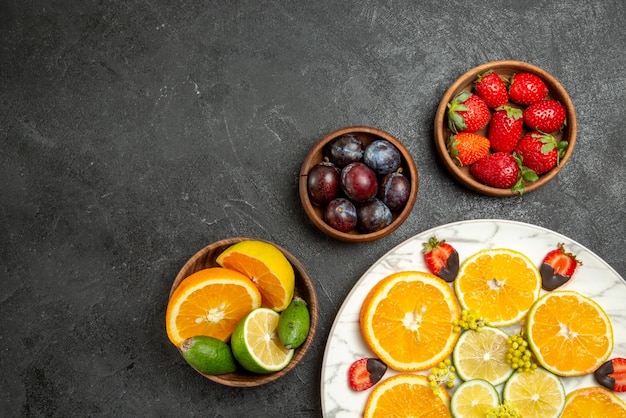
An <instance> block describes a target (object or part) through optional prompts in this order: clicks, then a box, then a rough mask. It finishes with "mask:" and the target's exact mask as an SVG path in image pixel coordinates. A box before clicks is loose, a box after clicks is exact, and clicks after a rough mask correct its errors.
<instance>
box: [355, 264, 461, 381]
mask: <svg viewBox="0 0 626 418" xmlns="http://www.w3.org/2000/svg"><path fill="white" fill-rule="evenodd" d="M459 317H460V312H459V307H458V305H457V302H456V298H455V297H454V294H453V293H452V289H451V288H450V286H449V285H448V284H447V283H446V282H445V281H443V280H442V279H440V278H439V277H437V276H434V275H432V274H430V273H424V272H419V271H405V272H400V273H395V274H392V275H390V276H387V277H386V278H384V279H382V280H381V281H380V282H378V283H377V284H376V285H375V286H374V287H373V288H372V289H371V290H370V292H369V293H368V295H367V296H366V297H365V299H364V301H363V304H362V306H361V312H360V328H361V334H362V335H363V338H364V339H365V341H366V342H367V344H368V345H369V347H370V348H371V350H372V351H373V352H374V353H376V355H377V356H378V357H379V358H380V359H381V360H382V361H384V362H385V363H386V364H387V365H388V366H389V367H391V368H393V369H395V370H399V371H418V370H426V369H429V368H431V367H432V366H434V365H436V364H438V363H439V362H441V361H443V360H445V359H446V358H447V357H448V356H449V355H450V353H451V352H452V349H453V348H454V345H455V343H456V341H457V339H458V338H459V333H458V332H455V331H454V325H453V321H455V320H458V319H459Z"/></svg>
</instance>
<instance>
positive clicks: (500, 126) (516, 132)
mask: <svg viewBox="0 0 626 418" xmlns="http://www.w3.org/2000/svg"><path fill="white" fill-rule="evenodd" d="M523 128H524V119H522V111H521V110H520V109H516V108H512V107H510V106H502V107H500V108H498V109H496V111H495V112H494V114H493V116H492V117H491V122H490V123H489V130H488V131H487V138H489V142H490V143H491V149H492V150H493V151H494V152H513V150H514V149H515V146H516V145H517V143H518V142H519V140H520V138H521V137H522V129H523Z"/></svg>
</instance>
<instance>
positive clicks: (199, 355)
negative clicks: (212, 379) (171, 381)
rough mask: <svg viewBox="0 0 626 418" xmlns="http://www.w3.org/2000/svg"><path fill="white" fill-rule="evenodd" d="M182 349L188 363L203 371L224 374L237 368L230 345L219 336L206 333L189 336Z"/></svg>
mask: <svg viewBox="0 0 626 418" xmlns="http://www.w3.org/2000/svg"><path fill="white" fill-rule="evenodd" d="M180 351H181V353H182V355H183V358H184V359H185V360H187V363H189V364H190V365H191V367H193V368H194V369H196V370H198V371H200V372H202V373H206V374H224V373H232V372H234V371H235V370H237V362H236V361H235V358H234V357H233V353H232V351H231V349H230V346H229V345H228V344H227V343H225V342H224V341H222V340H218V339H217V338H214V337H208V336H204V335H199V336H196V337H191V338H188V339H186V340H185V341H184V342H183V343H182V344H181V346H180Z"/></svg>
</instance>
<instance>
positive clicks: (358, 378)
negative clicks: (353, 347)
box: [348, 357, 387, 391]
mask: <svg viewBox="0 0 626 418" xmlns="http://www.w3.org/2000/svg"><path fill="white" fill-rule="evenodd" d="M386 371H387V365H386V364H385V363H383V362H382V361H381V360H379V359H377V358H367V357H365V358H362V359H359V360H357V361H355V362H354V363H352V365H351V366H350V370H348V383H349V384H350V387H351V388H352V389H353V390H356V391H362V390H366V389H369V388H371V387H372V386H374V385H375V384H376V383H378V381H379V380H380V379H382V377H383V375H384V374H385V372H386Z"/></svg>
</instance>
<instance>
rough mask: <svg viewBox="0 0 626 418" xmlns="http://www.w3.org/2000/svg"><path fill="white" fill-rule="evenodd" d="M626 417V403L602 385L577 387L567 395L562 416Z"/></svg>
mask: <svg viewBox="0 0 626 418" xmlns="http://www.w3.org/2000/svg"><path fill="white" fill-rule="evenodd" d="M580 417H585V418H609V417H610V418H626V403H624V401H622V400H621V399H620V398H618V397H617V396H615V394H613V393H612V392H610V391H609V390H607V389H604V388H601V387H589V388H580V389H575V390H573V391H572V392H570V393H569V394H568V395H567V398H566V401H565V408H564V409H563V412H562V413H561V418H580Z"/></svg>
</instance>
